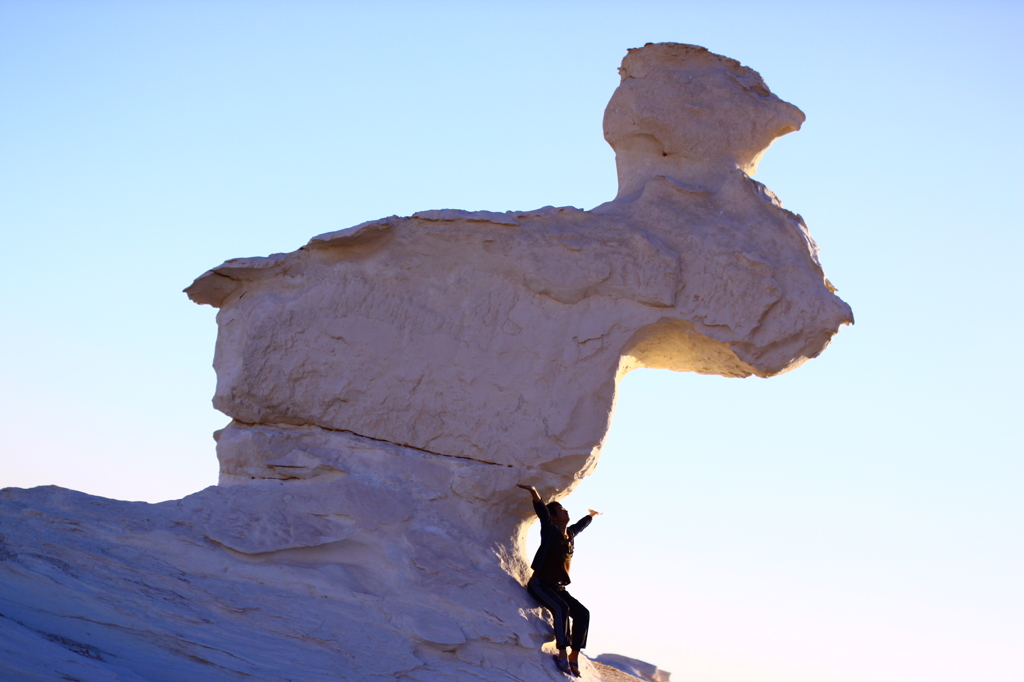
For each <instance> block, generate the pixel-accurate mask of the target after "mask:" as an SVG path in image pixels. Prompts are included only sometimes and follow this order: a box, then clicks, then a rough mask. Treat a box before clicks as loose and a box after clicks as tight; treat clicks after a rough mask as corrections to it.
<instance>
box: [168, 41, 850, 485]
mask: <svg viewBox="0 0 1024 682" xmlns="http://www.w3.org/2000/svg"><path fill="white" fill-rule="evenodd" d="M621 72H622V84H621V85H620V86H619V88H618V90H616V92H615V94H614V95H613V97H612V100H611V103H610V104H609V106H608V110H607V112H606V115H605V136H606V138H607V139H608V141H609V142H610V143H611V144H612V146H613V147H614V148H615V150H616V160H617V163H618V170H619V180H620V191H619V196H618V197H617V198H616V199H615V200H613V201H611V202H609V203H607V204H603V205H602V206H599V207H598V208H596V209H595V210H593V211H583V210H580V209H576V208H572V207H563V208H552V207H546V208H543V209H539V210H533V211H509V212H506V213H493V212H489V211H476V212H467V211H457V210H439V211H423V212H421V213H416V214H414V215H413V216H411V217H405V218H399V217H395V216H393V217H390V218H385V219H382V220H378V221H372V222H368V223H364V224H363V225H358V226H356V227H353V228H349V229H346V230H340V231H337V232H332V233H328V234H324V235H320V236H317V237H314V238H313V239H311V240H310V242H309V243H308V244H307V245H306V246H304V247H302V248H301V249H299V250H298V251H295V252H293V253H289V254H275V255H273V256H270V257H267V258H245V259H235V260H230V261H227V262H226V263H224V264H223V265H221V266H219V267H217V268H214V269H213V270H211V271H209V272H207V273H205V274H204V275H202V276H201V277H199V278H198V279H197V280H196V281H195V282H194V283H193V284H192V285H191V286H190V287H189V288H188V289H186V291H187V293H188V295H189V296H190V297H191V298H192V300H194V301H196V302H198V303H207V304H210V305H214V306H217V307H219V308H220V313H219V314H218V318H217V319H218V325H219V336H218V340H217V350H216V356H215V359H214V366H215V367H216V370H217V391H216V395H215V397H214V404H215V405H216V407H217V408H218V409H220V410H221V411H223V412H225V413H226V414H228V415H230V416H231V417H233V418H234V419H235V420H236V423H237V424H285V425H299V426H314V427H319V428H324V429H335V430H345V431H350V432H353V433H357V434H359V435H362V436H366V437H368V438H374V439H379V440H383V441H388V442H391V443H399V444H403V445H408V446H411V447H415V448H419V449H422V450H426V451H429V452H434V453H437V454H441V455H446V456H452V457H461V458H466V459H473V460H478V461H485V462H493V463H498V464H507V465H514V466H523V467H529V468H532V469H540V470H543V471H545V472H548V473H551V474H554V475H555V476H557V477H562V478H565V477H569V478H571V479H577V478H579V477H581V476H583V475H586V473H588V472H589V471H590V470H592V468H593V466H594V463H595V460H596V457H597V455H598V453H599V450H600V446H601V443H602V440H603V438H604V435H605V433H606V431H607V428H608V423H609V418H610V416H611V413H612V408H613V405H614V401H615V389H616V384H617V381H618V380H619V379H620V378H621V377H622V376H623V375H625V374H626V373H627V372H629V371H630V370H632V369H635V368H638V367H658V368H667V369H673V370H676V371H694V372H700V373H705V374H721V375H724V376H733V377H743V376H749V375H758V376H762V377H768V376H773V375H776V374H779V373H781V372H785V371H787V370H789V369H792V368H794V367H796V366H798V365H799V364H801V363H803V362H804V361H806V360H807V359H808V358H812V357H815V356H816V355H818V354H819V353H820V352H821V351H822V349H824V347H825V346H826V345H827V344H828V342H829V339H830V338H831V337H832V335H833V334H834V333H835V332H836V330H837V329H838V328H839V326H840V325H842V324H845V323H848V322H851V321H852V314H851V312H850V308H849V306H847V305H846V304H845V303H844V302H843V301H841V300H840V299H839V298H838V297H836V296H835V294H834V293H833V292H832V291H831V290H830V289H831V287H830V285H829V284H828V282H827V280H826V279H825V276H824V273H823V271H822V268H821V265H820V263H819V262H818V256H817V247H816V246H815V244H814V242H813V240H812V239H811V237H810V235H809V233H808V231H807V228H806V226H805V225H804V223H803V220H802V219H801V218H800V217H799V216H798V215H796V214H793V213H790V212H789V211H787V210H785V209H784V208H782V206H781V203H780V202H779V201H778V199H777V198H776V197H775V196H774V195H773V194H772V193H771V192H770V191H768V190H767V189H766V188H765V187H764V186H762V185H760V184H759V183H757V182H755V181H754V180H752V179H751V178H750V177H749V175H748V173H750V172H753V170H754V168H755V166H756V162H757V159H758V158H759V157H760V154H761V153H762V152H763V151H764V149H765V148H766V147H767V146H768V145H769V144H770V143H771V141H772V140H773V139H774V138H775V137H777V136H778V135H782V134H784V133H786V132H789V131H791V130H795V129H797V128H798V127H799V126H800V123H801V121H802V120H803V114H801V113H800V111H799V110H798V109H797V108H796V107H794V106H793V105H791V104H787V103H785V102H783V101H781V100H780V99H779V98H778V97H776V96H775V95H773V94H771V93H770V92H769V91H768V89H767V87H766V86H765V85H764V83H763V81H762V80H761V78H760V76H758V75H757V73H756V72H754V71H752V70H750V69H748V68H746V67H742V66H740V65H739V64H738V63H737V62H735V61H734V60H730V59H726V58H724V57H720V56H718V55H714V54H712V53H710V52H708V51H707V50H705V49H703V48H697V47H693V46H687V45H673V44H668V45H648V46H646V47H644V48H641V49H638V50H631V51H630V52H629V54H628V55H627V57H626V59H625V60H624V61H623V67H622V69H621ZM230 428H235V427H234V426H232V427H230ZM227 442H229V443H230V442H233V441H227ZM220 453H221V455H220V456H221V460H222V463H223V462H230V461H231V460H232V459H233V457H234V455H233V454H232V452H231V450H230V447H229V446H227V445H224V446H222V448H221V450H220ZM282 454H284V453H282ZM228 476H230V474H229V475H228ZM224 481H225V482H237V479H230V478H226V479H224ZM552 484H553V485H556V487H564V485H565V483H564V482H562V481H555V480H554V479H553V483H552Z"/></svg>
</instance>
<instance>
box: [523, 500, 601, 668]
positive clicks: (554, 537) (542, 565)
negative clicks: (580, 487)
mask: <svg viewBox="0 0 1024 682" xmlns="http://www.w3.org/2000/svg"><path fill="white" fill-rule="evenodd" d="M518 487H520V488H522V489H523V490H529V491H530V495H532V496H533V509H534V511H535V512H537V518H538V519H540V547H539V548H538V549H537V554H536V556H534V557H533V563H532V564H530V567H531V568H532V569H533V576H532V577H531V578H530V582H528V583H527V584H526V588H527V589H528V590H529V591H530V594H532V595H533V596H534V597H535V598H536V599H537V601H539V602H540V603H541V604H543V605H544V606H546V607H547V608H548V609H550V611H551V614H552V615H553V616H554V620H555V645H556V646H557V647H558V655H557V656H555V663H556V664H557V665H558V669H559V670H561V671H562V672H563V673H570V672H571V673H572V674H573V675H576V676H579V674H580V668H579V658H580V649H582V648H583V647H585V646H586V645H587V630H588V628H589V627H590V611H588V610H587V607H585V606H584V605H583V604H581V603H579V601H578V600H577V599H576V598H575V597H573V596H572V595H571V594H569V593H568V592H566V590H565V586H566V585H568V584H569V582H570V581H569V564H571V563H572V552H573V547H574V545H575V538H576V536H577V535H579V534H580V533H582V532H583V529H584V528H586V527H587V526H589V525H590V522H591V521H593V520H594V517H595V516H597V515H598V514H599V513H600V512H596V511H594V510H593V509H591V510H590V512H589V513H588V514H587V515H586V516H584V517H583V518H582V519H580V520H579V521H577V522H576V523H574V524H572V525H571V526H570V525H569V512H567V511H566V510H565V508H564V507H562V505H561V504H559V503H558V502H549V503H548V504H546V505H545V504H544V502H543V501H541V498H540V494H539V493H538V492H537V489H536V488H533V487H531V486H526V485H521V484H520V485H519V486H518ZM570 618H571V619H572V627H571V628H570ZM570 646H571V648H572V651H571V652H569V653H568V655H567V654H566V649H567V648H568V647H570Z"/></svg>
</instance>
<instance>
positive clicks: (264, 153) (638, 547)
mask: <svg viewBox="0 0 1024 682" xmlns="http://www.w3.org/2000/svg"><path fill="white" fill-rule="evenodd" d="M1022 29H1024V10H1022V4H1021V3H1019V2H974V3H970V4H968V3H948V2H928V3H924V2H921V3H911V2H906V3H874V2H848V3H842V2H834V3H792V2H776V3H748V2H721V3H706V2H702V3H693V2H671V3H670V2H628V3H626V2H621V3H615V2H591V3H570V2H565V3H505V2H491V3H483V2H479V3H426V2H420V3H413V2H407V3H386V2H380V3H344V2H307V3H284V2H250V3H242V2H203V3H200V2H150V3H132V2H107V3H102V2H12V1H10V0H6V1H0V230H2V234H3V240H2V242H0V243H2V244H3V250H4V251H3V253H4V254H5V256H6V257H5V258H4V267H3V268H2V270H0V284H2V286H3V290H4V292H5V294H6V295H5V298H4V316H3V317H4V325H3V334H0V352H2V354H3V362H2V363H0V367H2V369H0V372H2V374H0V426H2V428H3V432H4V434H5V438H4V442H3V444H2V445H0V463H2V465H3V466H2V470H0V485H4V486H19V487H29V486H34V485H41V484H48V483H54V484H57V485H62V486H66V487H70V488H75V489H79V490H84V491H86V492H90V493H94V494H98V495H104V496H109V497H117V498H125V499H142V500H149V501H157V500H163V499H169V498H175V497H180V496H182V495H185V494H187V493H189V492H192V491H195V490H198V489H200V488H202V487H205V486H207V485H210V484H212V483H214V482H215V480H216V471H217V466H216V459H215V456H214V449H213V441H212V439H211V437H210V433H211V432H212V431H213V430H214V429H216V428H220V427H221V426H223V425H224V424H225V423H226V421H227V418H226V417H225V416H224V415H221V414H219V413H217V412H215V411H214V410H213V409H212V407H211V406H210V398H211V396H212V393H213V386H214V375H213V371H212V369H211V361H212V355H213V343H214V339H215V333H216V326H215V322H214V311H213V310H212V309H210V308H209V307H198V306H195V305H194V304H192V303H190V302H189V301H188V300H187V299H186V297H185V296H184V294H182V293H181V290H182V289H183V288H184V287H185V286H187V285H188V284H189V283H190V282H191V281H192V280H193V279H194V278H195V277H196V276H198V275H199V274H201V273H202V272H204V271H205V270H207V269H209V268H210V267H213V266H215V265H217V264H219V263H220V262H222V261H224V260H226V259H228V258H232V257H239V256H253V255H266V254H268V253H273V252H278V251H290V250H293V249H295V248H297V247H299V246H300V245H302V244H303V243H305V241H306V240H307V239H308V238H309V237H310V236H312V235H315V234H319V233H322V232H326V231H330V230H335V229H340V228H342V227H346V226H349V225H353V224H356V223H359V222H362V221H364V220H367V219H372V218H376V217H381V216H385V215H391V214H399V215H408V214H410V213H412V212H414V211H418V210H424V209H432V208H448V207H452V208H465V209H490V210H506V209H529V208H536V207H540V206H544V205H547V204H552V205H574V206H579V207H581V208H590V207H592V206H595V205H597V204H600V203H602V202H604V201H606V200H607V199H609V198H611V197H612V196H613V195H614V193H615V172H614V157H613V154H612V152H611V150H610V149H609V148H608V147H607V145H606V144H605V143H604V141H603V139H602V135H601V116H602V113H603V110H604V106H605V104H606V103H607V100H608V98H609V97H610V95H611V93H612V91H613V90H614V88H615V86H616V85H617V82H618V76H617V74H616V68H617V66H618V64H619V62H620V60H621V58H622V56H623V55H624V54H625V51H626V49H627V48H630V47H636V46H639V45H642V44H643V43H645V42H657V41H675V42H688V43H696V44H700V45H704V46H705V47H708V48H709V49H711V50H712V51H715V52H718V53H720V54H725V55H728V56H730V57H733V58H736V59H739V60H740V61H741V62H743V63H744V64H746V65H748V66H751V67H753V68H754V69H756V70H758V71H759V72H760V73H761V74H762V75H763V76H764V78H765V80H766V81H767V83H768V85H769V86H770V87H771V89H772V90H773V91H774V92H775V93H777V94H778V95H779V96H780V97H782V98H783V99H786V100H787V101H790V102H792V103H794V104H796V105H797V106H799V107H800V108H801V109H803V111H804V112H805V113H806V114H807V122H806V123H805V124H804V127H803V129H802V130H801V131H800V132H798V133H795V134H792V135H789V136H786V137H785V138H783V139H781V140H779V141H778V142H776V144H775V145H774V146H773V147H772V149H771V150H770V151H769V152H768V153H767V154H766V156H765V158H764V160H763V161H762V163H761V166H760V169H759V172H758V175H757V179H758V180H759V181H761V182H763V183H765V184H766V185H767V186H768V187H769V188H771V189H772V190H773V191H775V192H776V193H777V194H778V195H779V196H780V197H781V199H782V200H783V202H784V203H785V204H786V206H787V208H790V209H791V210H794V211H796V212H798V213H800V214H802V215H803V216H804V218H805V219H806V220H807V223H808V225H809V227H810V229H811V232H812V234H813V235H814V237H815V239H816V240H817V241H818V243H819V245H820V246H821V249H822V254H821V257H822V262H823V264H824V266H825V270H826V272H827V274H828V276H829V278H830V280H831V281H832V282H834V283H835V284H836V286H837V287H838V288H839V293H840V295H841V296H843V297H844V299H845V300H847V301H848V302H850V304H851V305H852V306H853V309H854V312H855V315H856V318H857V323H856V325H855V326H853V327H847V328H845V329H844V330H843V331H842V332H841V333H840V334H839V335H838V336H837V337H836V339H835V341H834V343H833V344H832V346H831V347H830V348H829V349H828V350H826V351H825V353H824V354H823V355H822V356H821V357H820V358H818V359H816V360H814V361H812V362H810V363H808V364H807V365H805V366H803V367H802V368H800V369H798V370H796V371H794V372H792V373H790V374H787V375H784V376H781V377H777V378H773V379H770V380H759V379H747V380H726V379H720V378H715V377H700V376H695V375H683V374H673V373H670V372H655V371H647V370H643V371H639V372H635V373H633V374H632V375H630V376H629V377H627V378H626V380H625V381H624V382H623V384H622V386H621V391H620V397H619V403H618V410H617V412H616V415H615V418H614V422H613V426H612V431H611V433H610V435H609V440H608V443H607V446H606V448H605V453H604V455H603V457H602V460H601V464H600V466H599V467H598V470H597V472H596V473H595V474H594V475H593V476H592V477H591V478H590V479H588V480H587V481H585V482H584V484H583V485H582V486H581V487H580V489H579V490H578V491H577V492H576V493H574V494H573V495H572V496H571V497H570V498H569V499H568V500H567V501H566V504H567V506H568V507H569V508H570V510H571V511H583V510H585V509H586V508H588V507H594V508H597V509H601V510H602V511H604V512H605V515H604V516H602V517H600V518H599V523H596V524H595V525H594V526H593V527H592V528H591V529H590V530H588V532H587V534H586V535H585V536H581V539H580V542H579V544H578V555H577V558H576V560H575V561H574V585H575V586H576V594H577V596H579V597H580V598H581V599H582V600H583V601H584V602H585V603H588V605H590V606H591V609H592V611H594V613H595V622H594V630H593V635H592V639H591V647H590V653H592V654H597V653H601V652H603V651H612V652H616V653H622V654H625V655H629V656H635V657H639V658H643V659H646V660H650V661H652V662H654V663H657V664H658V665H660V666H662V667H663V668H666V669H668V670H671V671H672V672H673V673H674V675H675V676H676V677H677V679H690V680H700V681H705V680H707V681H711V680H715V681H718V680H721V681H727V682H747V681H749V682H754V681H757V682H764V681H765V680H780V681H781V680H785V681H786V682H800V681H802V680H808V681H810V680H815V681H821V680H836V681H841V682H889V681H892V682H896V681H899V682H916V681H918V680H920V681H922V682H923V681H925V680H927V681H928V682H941V681H946V680H949V681H951V682H952V681H953V680H957V681H960V680H966V679H972V680H973V679H978V680H982V679H984V680H992V681H1000V682H1001V681H1003V680H1006V681H1009V680H1017V679H1020V678H1021V677H1022V676H1024V670H1022V664H1021V660H1022V657H1021V655H1020V654H1021V648H1020V647H1021V644H1020V643H1021V642H1022V641H1024V616H1022V614H1024V587H1022V581H1021V576H1022V575H1024V547H1022V544H1021V537H1022V531H1024V528H1022V526H1024V523H1022V520H1024V504H1022V502H1021V500H1022V494H1021V493H1022V490H1024V465H1022V462H1021V454H1022V451H1024V448H1022V446H1021V435H1020V434H1021V428H1020V426H1019V423H1020V421H1021V420H1020V417H1019V415H1020V413H1021V408H1022V400H1021V398H1020V387H1021V379H1022V376H1021V375H1022V371H1021V369H1020V363H1019V362H1017V361H1015V360H1014V359H1013V358H1014V357H1016V353H1017V352H1020V351H1021V350H1022V348H1021V346H1022V344H1021V336H1022V324H1021V317H1022V313H1024V310H1022V305H1021V299H1020V296H1021V291H1022V276H1021V270H1022V265H1024V263H1022V255H1021V254H1022V253H1024V250H1022V246H1024V244H1022V231H1021V222H1022V221H1021V218H1020V209H1019V206H1018V204H1019V202H1020V199H1019V197H1020V196H1021V191H1020V185H1021V181H1022V173H1021V170H1020V166H1019V163H1020V161H1019V160H1020V158H1021V157H1022V155H1024V154H1022V152H1024V143H1022V135H1021V132H1020V130H1021V127H1020V123H1019V121H1020V112H1021V111H1022V110H1024V107H1022V105H1024V101H1022V99H1024V97H1022V94H1021V92H1022V88H1021V85H1022V76H1024V59H1022V57H1024V54H1022V51H1024V50H1022V48H1021V46H1020V44H1021V41H1020V35H1022V34H1024V31H1022Z"/></svg>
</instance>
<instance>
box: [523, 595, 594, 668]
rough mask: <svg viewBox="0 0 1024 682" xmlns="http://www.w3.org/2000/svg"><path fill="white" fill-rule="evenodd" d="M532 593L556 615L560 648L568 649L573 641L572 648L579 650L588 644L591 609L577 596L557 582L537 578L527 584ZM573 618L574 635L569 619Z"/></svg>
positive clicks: (556, 635) (556, 640) (557, 644)
mask: <svg viewBox="0 0 1024 682" xmlns="http://www.w3.org/2000/svg"><path fill="white" fill-rule="evenodd" d="M526 589H528V590H529V591H530V594H532V595H533V597H534V598H535V599H536V600H537V601H539V602H540V603H541V604H543V605H544V606H546V607H547V608H548V610H550V611H551V615H553V616H554V617H555V646H557V647H558V648H559V649H566V648H568V647H566V644H568V643H570V642H571V643H572V648H573V649H575V650H576V651H579V650H580V649H582V648H583V647H585V646H586V645H587V630H589V629H590V611H588V610H587V607H586V606H584V605H583V604H581V603H579V601H577V600H576V597H574V596H572V595H571V594H569V593H568V592H566V591H565V588H564V587H562V586H561V585H556V584H555V583H548V582H544V581H543V580H538V579H537V578H530V582H528V583H527V584H526ZM570 618H572V635H571V636H570V634H569V619H570Z"/></svg>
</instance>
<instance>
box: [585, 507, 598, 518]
mask: <svg viewBox="0 0 1024 682" xmlns="http://www.w3.org/2000/svg"><path fill="white" fill-rule="evenodd" d="M587 513H589V514H590V516H591V517H594V516H600V515H601V512H599V511H594V510H593V509H588V510H587Z"/></svg>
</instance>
